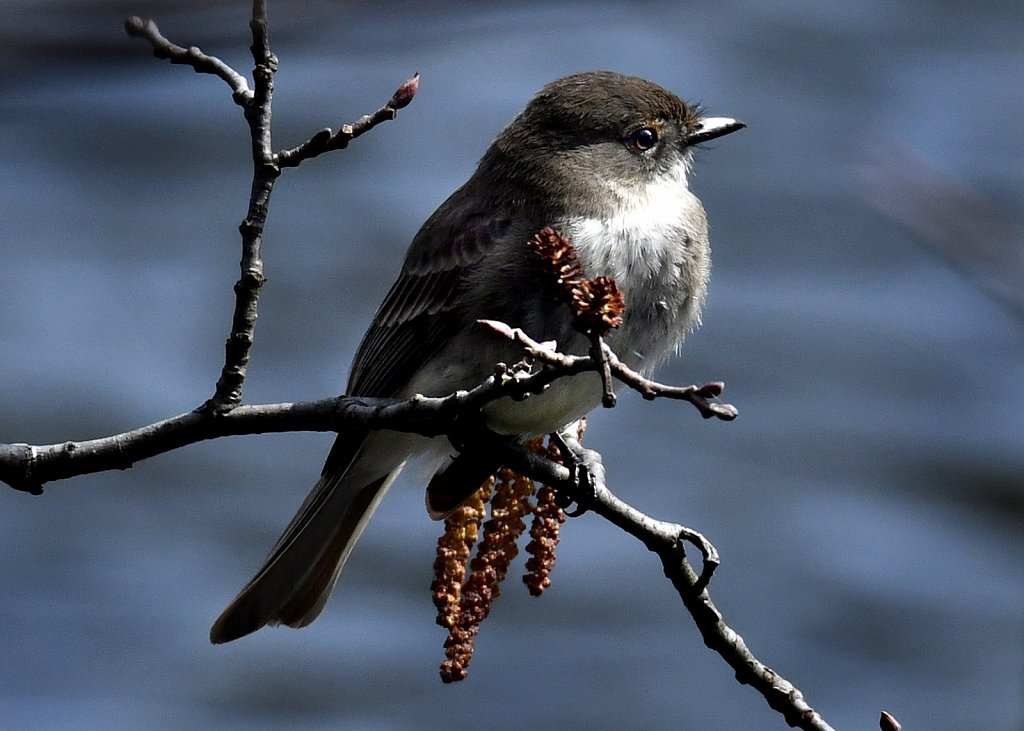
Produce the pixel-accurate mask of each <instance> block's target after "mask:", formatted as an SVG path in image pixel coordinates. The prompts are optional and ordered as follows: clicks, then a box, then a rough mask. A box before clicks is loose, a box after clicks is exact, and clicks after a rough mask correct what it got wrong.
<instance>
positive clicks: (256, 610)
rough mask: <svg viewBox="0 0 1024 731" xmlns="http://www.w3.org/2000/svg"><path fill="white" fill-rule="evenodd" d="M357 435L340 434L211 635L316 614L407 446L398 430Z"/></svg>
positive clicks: (294, 623)
mask: <svg viewBox="0 0 1024 731" xmlns="http://www.w3.org/2000/svg"><path fill="white" fill-rule="evenodd" d="M360 436H361V438H360ZM360 436H355V437H353V436H352V435H350V434H346V435H342V436H339V437H338V440H337V441H336V442H335V445H334V449H333V450H332V451H331V456H330V457H329V458H328V460H327V465H326V466H325V467H324V472H323V474H322V476H321V477H320V480H319V482H317V483H316V486H315V487H314V488H313V490H312V491H311V492H310V493H309V495H308V496H307V497H306V500H305V502H303V504H302V507H301V508H299V512H298V513H296V515H295V517H294V518H293V519H292V522H291V523H290V524H289V525H288V528H287V529H285V532H284V534H283V535H282V536H281V538H279V539H278V541H277V543H276V544H275V545H274V548H273V550H272V551H271V552H270V556H268V557H267V560H266V562H265V563H264V564H263V567H262V568H261V569H260V570H259V571H258V572H257V573H256V575H255V576H254V577H253V578H252V579H251V580H250V581H249V583H248V584H246V585H245V588H244V589H242V591H241V592H240V593H239V595H238V596H237V597H235V599H234V601H232V602H231V604H230V605H228V608H227V609H225V610H224V611H223V613H221V615H220V617H218V618H217V621H216V622H214V624H213V627H212V628H211V629H210V641H211V642H213V643H214V644H220V643H222V642H231V641H232V640H236V639H238V638H239V637H244V636H245V635H247V634H249V633H251V632H255V631H256V630H258V629H260V628H261V627H264V626H266V625H277V624H285V625H288V626H289V627H305V626H306V625H308V624H309V623H310V622H312V621H313V620H314V619H316V618H317V616H319V614H320V612H321V610H323V608H324V604H325V603H326V602H327V598H328V597H329V596H330V595H331V591H332V589H333V588H334V584H335V582H337V580H338V574H339V573H340V572H341V567H342V566H344V565H345V560H346V559H347V558H348V555H349V553H350V552H351V551H352V547H353V546H354V545H355V543H356V540H358V538H359V536H360V535H361V534H362V532H363V529H364V528H365V527H366V523H367V521H369V519H370V516H371V515H372V514H373V511H374V510H376V508H377V505H378V504H379V503H380V501H381V498H383V497H384V494H385V493H386V492H387V490H388V488H389V487H391V483H393V482H394V480H395V478H396V477H397V476H398V473H399V472H400V471H401V469H402V466H403V465H404V462H405V458H406V456H407V455H408V453H409V450H408V449H406V448H404V447H405V445H404V444H402V442H404V441H405V440H404V439H403V435H396V434H395V433H393V432H391V433H389V432H372V433H368V434H363V435H360ZM343 440H344V441H343Z"/></svg>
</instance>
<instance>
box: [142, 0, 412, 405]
mask: <svg viewBox="0 0 1024 731" xmlns="http://www.w3.org/2000/svg"><path fill="white" fill-rule="evenodd" d="M249 27H250V29H251V31H252V46H251V47H250V50H251V52H252V58H253V64H254V66H253V86H254V91H250V90H249V86H248V83H247V81H246V80H245V78H244V77H243V76H242V75H241V74H239V73H238V72H237V71H235V70H234V69H232V68H231V67H230V66H228V65H227V64H226V63H224V62H223V61H221V60H220V59H218V58H216V57H215V56H209V55H207V54H205V53H203V52H202V51H200V50H199V49H198V48H196V47H194V46H193V47H191V48H187V49H186V48H183V47H182V46H178V45H176V44H174V43H172V42H171V41H169V40H168V39H167V38H165V37H164V36H163V35H162V34H161V33H160V29H159V28H158V27H157V25H156V23H155V22H154V21H152V20H142V19H141V18H139V17H136V16H132V17H131V18H128V20H126V21H125V30H126V31H127V33H128V35H130V36H132V37H133V38H142V39H144V40H146V41H148V42H149V43H150V45H151V46H153V55H155V56H156V57H157V58H162V59H167V60H169V61H170V62H171V63H175V64H184V65H188V66H191V67H192V68H193V69H194V70H195V71H196V73H205V74H213V75H215V76H218V77H220V78H221V79H223V80H224V81H226V82H227V84H228V86H230V87H231V90H232V99H234V101H235V103H236V104H238V105H239V106H241V107H242V109H243V112H244V115H245V120H246V122H247V123H248V125H249V135H250V138H251V147H252V159H253V177H252V185H251V193H250V196H249V209H248V211H247V212H246V216H245V219H244V220H243V221H242V223H241V224H240V225H239V227H238V230H239V232H240V233H241V235H242V257H241V262H240V264H239V268H240V269H241V275H240V276H239V279H238V281H237V282H235V286H234V292H235V307H234V312H233V314H232V317H231V332H230V334H229V335H228V338H227V340H226V341H225V343H224V365H223V367H222V368H221V373H220V377H219V378H218V380H217V386H216V388H215V390H214V394H213V396H211V397H210V399H209V400H208V401H207V402H206V403H205V404H204V405H203V406H202V409H204V410H208V411H212V412H214V413H224V412H226V411H230V410H231V409H233V408H235V407H236V406H238V405H239V404H240V403H241V402H242V386H243V384H244V383H245V376H246V373H247V370H248V366H249V358H250V355H251V352H252V346H253V342H254V340H255V334H256V318H257V315H258V304H259V296H260V290H261V289H262V288H263V284H264V282H265V281H266V278H265V277H264V275H263V253H262V250H263V231H264V228H265V226H266V222H267V210H268V207H269V205H270V196H271V194H272V193H273V191H274V183H275V182H276V180H277V178H278V177H279V176H280V175H281V169H282V168H283V167H295V166H296V165H298V164H299V163H301V162H302V161H303V160H305V159H308V158H310V157H315V156H316V155H319V154H321V153H323V152H328V151H330V150H341V149H344V148H345V147H347V146H348V143H349V142H350V141H351V140H353V139H355V138H356V137H358V136H359V135H362V134H364V133H366V132H368V131H370V130H371V129H373V128H374V127H376V126H377V125H378V124H380V123H381V122H383V121H386V120H388V119H394V118H395V116H396V115H397V114H398V110H399V109H401V108H402V107H405V106H407V105H408V104H409V103H410V102H411V101H412V99H413V97H414V96H415V95H416V90H417V88H418V85H419V74H416V75H414V76H413V77H412V78H411V79H410V80H409V81H406V82H405V83H404V84H402V85H401V86H400V87H399V88H398V90H397V91H396V92H395V93H394V94H393V95H392V97H391V99H390V100H389V101H388V103H387V104H385V105H384V106H383V107H381V108H380V109H378V110H377V111H376V112H374V113H373V114H372V115H367V116H364V117H362V118H360V119H359V120H357V121H356V122H355V123H353V124H350V125H343V126H342V128H341V130H339V131H338V133H337V134H332V133H331V131H330V130H329V129H323V130H320V131H319V132H317V133H315V134H314V135H313V136H312V137H310V138H309V140H307V141H306V142H304V143H303V144H302V145H299V147H297V148H294V149H292V150H286V151H284V152H281V153H279V154H277V155H275V154H274V152H273V147H272V139H271V124H270V122H271V116H272V107H273V97H274V74H275V73H276V72H277V57H276V56H275V55H274V54H273V53H272V52H271V50H270V36H269V32H268V21H267V1H266V0H254V1H253V8H252V19H251V20H250V22H249Z"/></svg>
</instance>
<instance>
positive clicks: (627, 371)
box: [480, 320, 739, 421]
mask: <svg viewBox="0 0 1024 731" xmlns="http://www.w3.org/2000/svg"><path fill="white" fill-rule="evenodd" d="M480 322H481V323H482V324H484V325H486V326H488V327H490V328H491V329H492V330H494V331H495V332H497V333H500V334H501V335H504V336H505V337H507V338H508V339H509V340H513V341H515V342H517V343H519V344H520V345H522V346H523V348H525V350H526V352H527V353H528V354H529V355H530V356H531V357H533V358H536V359H537V360H538V361H540V362H542V363H547V364H548V365H552V366H557V367H558V368H560V369H562V370H563V371H564V372H565V373H567V374H571V373H579V372H580V371H589V370H596V371H598V372H601V371H602V370H603V369H604V367H605V362H606V363H607V368H608V369H609V371H610V372H611V374H612V375H613V376H614V377H615V378H617V379H619V380H620V381H622V382H623V383H624V384H626V385H627V386H629V387H630V388H632V389H633V390H635V391H637V392H639V393H640V395H641V396H643V397H644V398H645V399H647V400H648V401H653V400H654V399H656V398H669V399H676V400H679V401H689V402H690V403H691V404H693V405H694V406H695V407H697V410H698V411H700V414H701V416H703V417H704V418H705V419H710V418H711V417H715V418H717V419H721V420H723V421H732V420H733V419H735V418H736V417H737V416H738V414H739V412H738V411H737V410H736V407H735V406H733V405H732V404H723V403H721V402H718V401H713V400H712V399H714V398H716V397H718V396H720V395H721V394H722V391H723V390H724V388H725V384H724V383H722V382H721V381H712V382H710V383H705V384H704V385H703V386H666V385H664V384H661V383H656V382H655V381H652V380H650V379H648V378H644V377H643V376H641V375H640V374H639V373H637V372H636V371H634V370H633V369H632V368H630V367H629V366H627V365H626V364H625V363H623V362H622V361H620V360H619V358H618V356H616V355H615V353H614V352H613V351H612V350H611V348H609V347H608V344H607V343H605V342H603V341H600V347H601V352H602V354H603V355H602V357H600V358H595V357H594V355H591V356H589V357H583V356H578V355H566V354H565V353H559V352H558V351H556V350H553V349H551V348H550V347H547V346H546V345H545V344H544V343H538V342H537V341H536V340H534V339H533V338H531V337H530V336H529V335H527V334H526V333H524V332H523V331H522V330H520V329H519V328H513V327H509V326H508V325H506V324H505V323H503V322H496V321H494V320H480ZM592 352H593V351H592ZM605 405H606V406H607V405H608V403H607V401H606V403H605ZM611 405H612V406H614V405H615V402H614V400H612V402H611Z"/></svg>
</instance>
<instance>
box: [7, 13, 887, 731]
mask: <svg viewBox="0 0 1024 731" xmlns="http://www.w3.org/2000/svg"><path fill="white" fill-rule="evenodd" d="M266 5H267V4H266V0H254V3H253V14H252V20H251V23H250V27H251V31H252V39H253V41H252V47H251V50H252V56H253V60H254V70H253V79H254V84H253V90H252V91H250V89H249V86H248V83H247V82H246V80H245V78H244V77H242V76H241V75H240V74H238V73H237V72H235V71H234V70H233V69H231V68H230V67H229V66H227V65H226V64H225V63H223V62H222V61H220V60H219V59H217V58H215V57H213V56H208V55H206V54H204V53H203V52H202V51H200V50H199V49H198V48H194V47H193V48H188V49H186V48H183V47H181V46H177V45H175V44H173V43H171V42H170V41H168V40H167V39H166V38H165V37H164V36H163V35H161V33H160V31H159V29H158V28H157V26H156V24H155V23H153V22H152V21H142V20H141V19H139V18H134V17H133V18H129V19H128V21H127V22H126V24H125V27H126V30H127V32H128V33H129V35H131V36H133V37H139V38H143V39H145V40H147V41H148V42H149V43H150V44H151V45H152V46H153V49H154V54H155V55H156V56H157V57H158V58H163V59H167V60H170V62H171V63H175V64H185V65H189V66H191V67H192V68H193V69H194V70H195V71H196V72H198V73H206V74H212V75H215V76H218V77H219V78H221V79H223V80H224V81H225V82H226V83H227V84H228V85H229V87H230V88H231V89H232V98H233V99H234V101H235V103H236V104H238V105H240V106H241V107H242V108H243V110H244V113H245V118H246V120H247V122H248V124H249V128H250V136H251V144H252V154H253V164H254V172H253V180H252V188H251V197H250V203H249V209H248V212H247V215H246V218H245V220H244V221H243V222H242V224H241V226H240V231H241V234H242V259H241V271H242V273H241V278H240V279H239V280H238V282H237V283H236V284H235V293H236V302H235V309H234V314H233V317H232V327H231V335H230V336H229V338H228V341H227V345H226V355H225V363H224V367H223V369H222V372H221V377H220V380H219V381H218V383H217V388H216V392H215V394H214V396H213V397H211V398H210V399H209V400H208V401H207V402H206V403H205V404H203V406H201V407H199V408H198V409H196V410H195V411H192V412H189V413H187V414H182V415H179V416H175V417H172V418H170V419H166V420H163V421H159V422H156V423H154V424H150V425H147V426H143V427H140V428H138V429H134V430H131V431H127V432H124V433H122V434H116V435H113V436H109V437H105V438H100V439H92V440H87V441H81V442H63V443H60V444H49V445H28V444H0V480H2V481H3V482H6V483H7V484H8V485H10V486H11V487H13V488H15V489H18V490H24V491H27V492H31V493H34V494H39V493H41V492H42V490H43V486H44V484H45V483H47V482H51V481H54V480H59V479H65V478H68V477H72V476H75V475H81V474H87V473H94V472H99V471H103V470H110V469H127V468H129V467H131V466H132V465H133V464H134V463H135V462H137V461H139V460H142V459H146V458H149V457H152V456H155V455H157V454H161V453H165V452H168V451H171V450H174V449H177V448H180V447H182V446H185V445H187V444H193V443H196V442H199V441H203V440H207V439H214V438H217V437H221V436H228V435H241V434H257V433H268V432H285V431H338V432H341V433H344V429H345V427H346V426H348V425H349V424H352V423H358V424H360V425H362V426H365V427H369V428H372V429H393V430H400V431H406V432H412V433H418V434H423V435H426V436H438V435H446V436H448V437H449V439H450V440H451V441H452V442H453V444H456V445H457V446H458V447H459V448H460V449H465V450H474V451H476V450H488V453H491V454H494V455H495V456H496V457H498V458H499V459H500V460H502V461H503V463H504V464H506V465H507V466H508V467H510V468H511V469H513V470H515V471H517V472H519V473H520V474H523V475H527V476H529V477H532V478H534V479H536V480H538V481H540V482H543V483H545V484H547V485H550V486H552V487H554V488H556V489H557V490H558V491H559V492H560V493H562V494H563V495H567V496H569V497H570V498H571V499H572V500H574V501H575V502H576V503H577V505H579V506H580V508H581V510H580V511H578V512H579V514H582V512H586V511H587V510H590V511H593V512H594V513H596V514H598V515H601V516H602V517H604V518H605V519H606V520H608V521H609V522H611V523H613V524H614V525H616V526H618V527H620V528H622V529H623V530H625V531H626V532H628V533H630V534H631V535H633V536H635V537H637V538H638V539H640V540H641V541H642V542H643V543H644V545H646V546H647V548H648V549H649V550H651V551H653V552H654V553H656V554H657V555H658V556H659V558H660V559H661V561H662V565H663V567H664V571H665V575H666V577H667V578H668V579H669V580H670V581H671V582H672V584H673V586H674V587H675V589H676V591H677V592H678V594H679V597H680V599H681V600H682V602H683V604H684V606H685V607H686V608H687V610H688V611H689V612H690V614H691V616H692V617H693V619H694V622H695V623H696V624H697V626H698V628H699V630H700V632H701V635H702V637H703V639H704V642H705V644H707V646H708V647H709V648H711V649H713V650H714V651H716V652H717V653H719V654H720V655H721V656H722V657H723V658H724V659H725V661H726V662H727V663H728V664H729V665H730V666H731V667H732V668H733V669H734V670H735V671H736V677H737V679H738V680H739V681H740V682H742V683H748V684H750V685H751V686H753V687H754V688H755V689H757V690H758V692H760V693H761V694H762V695H763V696H764V697H765V699H766V700H767V702H768V703H769V705H770V706H771V707H772V708H773V709H775V710H777V711H779V712H780V713H781V714H782V715H783V716H784V718H785V720H786V722H787V723H789V724H790V725H791V726H798V727H800V728H802V729H815V730H817V731H826V730H827V729H829V728H830V727H829V726H828V724H826V723H825V721H824V720H823V719H822V718H821V716H820V715H818V713H817V712H815V711H814V709H812V708H811V707H810V706H809V705H808V704H807V703H806V702H805V701H804V699H803V696H802V694H801V693H800V691H799V690H797V689H796V688H795V687H794V686H793V685H792V684H790V683H789V682H788V681H786V680H785V679H783V678H782V677H781V676H779V675H778V674H777V673H775V672H774V671H773V670H771V669H770V668H768V667H767V666H765V665H764V664H762V663H761V662H760V661H758V660H757V659H756V658H755V657H754V656H753V654H752V653H751V652H750V650H749V648H747V646H746V644H745V643H744V642H743V639H742V638H741V637H740V636H739V635H738V634H736V632H735V631H734V630H732V629H731V628H730V627H729V626H728V625H726V624H725V622H724V620H723V618H722V615H721V613H720V612H719V611H718V609H717V608H716V607H715V605H714V604H713V603H712V602H711V599H710V597H709V595H708V592H707V587H708V584H709V582H710V581H711V578H712V575H713V573H714V571H715V569H716V567H717V566H718V565H719V556H718V552H717V550H716V549H715V547H714V546H713V545H712V544H711V543H710V542H709V541H708V540H707V539H706V538H705V537H704V536H702V535H701V534H700V533H698V532H697V531H694V530H692V529H690V528H687V527H685V526H682V525H678V524H674V523H666V522H662V521H658V520H654V519H653V518H650V517H648V516H646V515H644V514H643V513H641V512H640V511H638V510H636V509H635V508H633V507H631V506H629V505H627V504H626V503H624V502H622V501H621V500H619V499H618V498H617V497H615V495H613V494H612V493H611V491H609V490H608V488H607V486H606V484H605V475H604V469H603V466H602V465H601V462H600V457H599V455H597V453H595V452H592V451H589V450H585V449H583V447H582V446H581V445H580V444H579V442H578V441H577V440H575V439H571V438H569V437H566V436H565V435H558V436H556V437H555V438H556V440H557V441H558V443H559V445H560V447H561V453H562V456H563V459H564V460H565V462H566V464H565V465H562V464H559V463H557V462H553V461H551V460H550V459H546V458H544V457H541V456H539V455H537V454H535V453H533V452H531V451H529V450H527V449H524V447H523V445H522V443H521V441H520V440H519V439H517V438H515V437H509V436H502V435H499V434H496V433H495V432H493V431H491V430H490V429H488V428H486V426H484V425H483V419H482V416H481V411H480V410H481V409H482V408H483V406H485V405H486V404H487V403H489V402H491V401H494V400H495V399H498V398H505V397H511V398H517V399H521V398H526V397H528V396H529V395H530V394H534V393H540V392H542V391H543V390H544V389H545V387H546V386H547V385H549V384H550V383H551V382H553V381H554V380H556V379H558V378H564V377H571V376H573V375H575V374H577V373H581V372H585V371H596V372H598V373H600V374H601V375H602V380H603V383H604V388H603V395H604V399H603V401H604V404H605V405H606V406H609V407H610V406H612V405H614V403H615V398H614V390H613V388H612V384H611V379H612V378H615V379H617V380H619V381H620V382H622V383H624V384H625V385H627V386H629V387H630V388H632V389H634V390H636V391H638V392H639V393H640V394H641V395H642V396H643V397H644V398H645V399H654V398H673V399H679V400H685V401H689V402H690V403H691V404H693V405H694V406H695V407H696V408H697V409H698V410H699V412H700V413H701V415H702V416H703V417H704V418H711V417H715V418H718V419H722V420H731V419H734V418H736V414H737V412H736V409H735V408H734V407H732V406H731V405H729V404H724V403H720V402H717V401H715V399H716V398H717V397H718V396H719V395H720V394H721V393H722V388H723V384H721V383H715V382H712V383H706V384H704V385H703V386H685V387H674V386H666V385H663V384H659V383H656V382H654V381H651V380H649V379H647V378H645V377H643V376H641V375H640V374H639V373H637V372H635V371H633V370H631V369H630V368H628V367H627V366H626V365H624V364H623V363H622V362H621V361H620V360H619V359H618V357H617V356H616V355H615V353H614V352H613V351H612V350H611V348H609V347H608V345H607V343H605V342H604V340H603V338H602V337H601V336H600V335H595V336H593V337H592V338H591V344H592V347H591V353H590V355H589V356H587V357H583V356H573V355H567V354H564V353H560V352H558V351H556V350H554V348H553V347H550V346H547V345H545V344H542V343H538V342H536V341H534V340H532V339H531V338H530V337H529V336H528V335H526V334H525V333H523V332H522V331H521V330H518V329H514V328H512V327H510V326H509V325H507V324H504V323H498V322H492V321H482V324H483V325H485V326H487V327H490V328H491V329H493V330H495V331H496V332H499V333H501V334H503V335H505V337H507V338H509V339H510V340H512V341H514V342H516V343H519V344H520V345H521V346H522V347H523V349H524V350H525V352H526V353H527V354H528V356H529V358H528V360H527V362H526V363H525V364H520V365H517V366H513V367H508V366H505V365H502V364H499V365H498V366H496V368H495V372H494V374H493V375H492V376H491V377H489V378H488V379H486V380H485V381H484V382H483V383H481V384H480V385H478V386H476V387H475V388H473V389H470V390H468V391H460V392H457V393H454V394H451V395H449V396H445V397H442V398H427V397H422V396H417V397H414V398H412V399H408V400H404V401H400V400H395V399H367V398H354V397H345V396H341V397H337V398H330V399H324V400H321V401H315V402H308V403H300V404H289V403H282V404H266V405H255V406H253V405H241V398H242V385H243V383H244V380H245V375H246V367H247V364H248V361H249V356H250V351H251V347H252V343H253V336H254V330H255V322H256V314H257V302H258V298H259V292H260V288H261V287H262V285H263V282H264V276H263V264H262V260H261V247H262V241H263V230H264V224H265V222H266V217H267V210H268V206H269V202H270V196H271V193H272V191H273V186H274V182H275V181H276V179H277V178H278V177H279V176H280V174H281V170H282V169H283V168H285V167H295V166H297V165H299V164H300V163H301V162H302V161H304V160H306V159H309V158H312V157H315V156H317V155H320V154H322V153H324V152H327V151H330V150H336V149H344V148H345V147H346V146H347V145H348V144H349V142H351V140H353V139H355V138H356V137H358V136H359V135H361V134H364V133H365V132H367V131H369V130H371V129H373V128H374V127H375V126H377V125H378V124H380V123H381V122H383V121H387V120H389V119H394V118H395V115H396V113H397V110H398V109H401V108H402V107H404V106H406V105H407V104H408V103H409V102H410V101H411V100H412V98H413V96H414V95H415V93H416V90H417V85H418V75H416V76H413V77H412V78H411V79H410V80H409V81H407V82H405V83H404V84H403V85H402V86H401V87H399V89H398V90H397V91H396V92H395V94H394V95H393V96H392V98H391V99H390V100H389V101H388V103H387V104H385V105H384V106H382V107H381V108H380V109H378V110H377V111H376V112H375V113H374V114H371V115H367V116H364V117H362V118H360V119H359V120H357V121H356V122H354V123H352V124H350V125H343V126H342V127H341V129H340V130H339V131H338V132H337V133H334V132H332V131H331V130H330V129H328V128H325V129H322V130H320V131H319V132H317V133H315V134H314V135H312V136H311V137H310V138H309V139H308V140H307V141H306V142H304V143H302V144H301V145H299V146H298V147H295V148H292V149H288V150H283V151H281V152H278V153H276V154H274V153H273V152H272V149H273V148H272V144H271V142H272V141H271V127H270V122H271V103H272V98H273V90H274V73H275V71H276V69H277V59H276V58H275V57H274V55H273V54H272V53H271V51H270V43H269V36H268V31H267V12H266V11H267V7H266ZM687 543H689V544H691V545H693V546H695V547H697V549H698V550H699V551H700V552H701V556H702V569H701V572H700V574H698V573H697V572H696V571H694V569H693V567H692V566H691V565H690V564H689V562H688V560H687V557H686V553H685V544H687ZM883 720H884V717H883Z"/></svg>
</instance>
